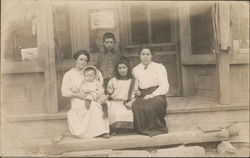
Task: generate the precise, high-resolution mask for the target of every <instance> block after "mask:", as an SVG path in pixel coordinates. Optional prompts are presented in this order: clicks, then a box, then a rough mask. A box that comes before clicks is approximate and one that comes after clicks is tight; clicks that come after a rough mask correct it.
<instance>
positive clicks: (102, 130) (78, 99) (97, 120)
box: [61, 50, 109, 138]
mask: <svg viewBox="0 0 250 158" xmlns="http://www.w3.org/2000/svg"><path fill="white" fill-rule="evenodd" d="M73 58H74V59H75V63H76V65H75V67H74V68H72V69H71V70H69V71H68V72H66V73H65V75H64V77H63V81H62V87H61V91H62V95H63V96H64V97H69V98H71V109H70V110H69V112H68V124H69V129H70V132H71V133H72V134H73V135H75V136H78V137H81V138H91V137H96V136H100V135H102V136H103V137H104V138H108V137H109V134H108V133H109V120H108V118H106V119H105V118H103V111H102V107H101V105H100V104H99V103H97V102H94V101H93V102H91V104H90V108H89V109H87V108H86V107H85V106H84V105H85V104H84V102H85V101H84V99H85V96H84V95H83V94H82V93H80V85H81V83H82V81H83V79H84V75H83V69H84V68H85V67H86V66H87V64H88V62H89V53H88V52H87V51H85V50H80V51H78V52H77V53H75V54H74V56H73ZM97 75H98V78H99V81H100V82H101V83H103V78H102V75H101V73H100V72H99V71H98V72H97Z"/></svg>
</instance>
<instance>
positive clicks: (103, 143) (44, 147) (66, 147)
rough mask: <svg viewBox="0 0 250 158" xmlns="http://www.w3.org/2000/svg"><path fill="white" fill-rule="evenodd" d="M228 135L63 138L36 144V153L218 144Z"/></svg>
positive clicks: (195, 132) (180, 133) (197, 133)
mask: <svg viewBox="0 0 250 158" xmlns="http://www.w3.org/2000/svg"><path fill="white" fill-rule="evenodd" d="M228 139H229V134H228V131H227V130H226V129H223V130H221V131H217V132H207V133H205V132H202V131H201V130H193V131H175V132H170V133H168V134H162V135H158V136H154V137H149V136H145V135H121V136H119V135H118V136H113V137H111V138H109V139H104V138H89V139H79V138H73V137H64V138H63V140H62V141H61V142H60V143H52V142H51V140H50V139H44V140H40V142H37V143H36V144H38V146H37V147H38V148H39V149H38V151H39V153H40V154H42V155H57V154H63V153H66V152H77V151H93V150H108V149H129V148H138V147H149V146H166V145H178V144H193V143H203V142H218V141H222V140H228Z"/></svg>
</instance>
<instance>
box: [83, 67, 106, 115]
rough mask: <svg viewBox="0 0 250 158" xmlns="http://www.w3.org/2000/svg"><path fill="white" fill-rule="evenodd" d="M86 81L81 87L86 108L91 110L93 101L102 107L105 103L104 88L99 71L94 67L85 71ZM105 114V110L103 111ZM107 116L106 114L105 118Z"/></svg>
mask: <svg viewBox="0 0 250 158" xmlns="http://www.w3.org/2000/svg"><path fill="white" fill-rule="evenodd" d="M83 73H84V80H83V82H82V84H81V86H80V92H81V93H84V95H85V106H86V108H87V109H89V107H90V104H91V102H92V101H95V102H97V103H99V104H101V105H102V106H105V103H104V98H105V94H104V88H103V86H102V84H101V82H100V81H99V80H98V79H97V70H96V68H95V67H93V66H88V67H86V68H85V69H84V72H83ZM103 111H104V112H105V110H103ZM106 115H107V114H106V113H105V114H104V116H105V117H107V116H106Z"/></svg>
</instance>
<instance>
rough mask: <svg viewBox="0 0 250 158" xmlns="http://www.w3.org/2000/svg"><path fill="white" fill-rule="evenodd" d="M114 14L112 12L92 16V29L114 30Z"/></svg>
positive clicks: (101, 12) (100, 12) (97, 13)
mask: <svg viewBox="0 0 250 158" xmlns="http://www.w3.org/2000/svg"><path fill="white" fill-rule="evenodd" d="M114 27H115V20H114V12H111V11H99V12H94V13H92V14H91V28H92V29H99V28H114Z"/></svg>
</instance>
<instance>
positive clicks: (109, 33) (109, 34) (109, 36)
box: [102, 32, 115, 42]
mask: <svg viewBox="0 0 250 158" xmlns="http://www.w3.org/2000/svg"><path fill="white" fill-rule="evenodd" d="M107 38H112V39H113V40H114V42H115V35H114V34H113V33H112V32H107V33H105V34H104V35H103V38H102V40H103V42H104V41H105V40H106V39H107Z"/></svg>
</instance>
